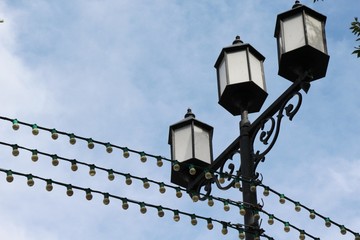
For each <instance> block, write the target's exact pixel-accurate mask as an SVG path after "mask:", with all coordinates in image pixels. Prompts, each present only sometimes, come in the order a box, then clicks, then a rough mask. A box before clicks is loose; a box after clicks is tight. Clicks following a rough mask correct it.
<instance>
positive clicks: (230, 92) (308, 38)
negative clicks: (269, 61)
mask: <svg viewBox="0 0 360 240" xmlns="http://www.w3.org/2000/svg"><path fill="white" fill-rule="evenodd" d="M325 21H326V17H325V16H324V15H322V14H320V13H318V12H316V11H314V10H312V9H310V8H308V7H306V6H304V5H302V4H300V2H299V1H296V2H295V5H294V6H293V8H292V9H291V10H290V11H287V12H284V13H281V14H279V15H278V17H277V21H276V28H275V37H276V38H277V43H278V44H277V47H278V54H279V75H280V76H282V77H284V78H286V79H288V80H290V81H291V82H292V84H291V85H290V87H289V88H288V89H287V90H285V91H284V92H283V93H282V94H281V96H279V97H278V98H277V99H276V100H275V101H274V102H273V103H272V104H271V105H270V106H269V107H268V108H267V109H266V110H264V111H263V113H262V114H260V116H259V117H258V118H257V119H256V120H255V121H254V122H253V123H250V121H249V120H248V113H253V112H258V111H259V110H260V108H261V106H262V105H263V103H264V101H265V99H266V97H267V93H266V86H265V81H264V74H263V73H264V71H263V61H264V59H265V58H264V57H263V56H262V55H261V54H260V53H259V52H258V51H257V50H256V49H255V48H253V47H252V46H251V45H249V44H244V43H243V42H242V41H241V40H240V38H239V37H236V39H235V41H234V42H233V45H231V46H229V47H225V48H223V49H222V51H221V53H220V55H219V57H218V59H217V61H216V63H215V68H216V71H217V82H218V93H219V104H220V105H221V106H222V107H224V108H225V109H226V110H228V111H229V112H230V113H231V114H233V115H241V121H240V136H239V137H237V138H236V139H235V140H234V141H233V142H232V143H231V144H230V145H229V146H228V147H227V148H226V149H225V150H224V151H223V152H222V153H221V154H220V155H219V156H218V157H217V158H216V159H215V160H214V161H212V152H211V149H212V145H211V138H212V127H210V126H208V125H207V124H204V123H202V122H199V121H198V120H196V119H195V115H193V114H192V113H191V112H188V113H187V115H185V119H184V120H183V121H181V122H180V123H178V124H174V125H172V126H171V127H170V133H169V144H170V145H171V156H172V160H173V161H174V163H175V165H176V164H177V163H179V162H181V163H182V166H181V167H180V168H175V170H177V171H176V173H174V168H173V170H172V182H173V183H175V184H179V185H181V186H183V187H185V188H186V189H187V191H188V193H189V194H190V195H192V194H194V193H195V194H196V195H197V196H200V192H201V191H202V190H205V193H204V194H203V195H202V196H204V197H201V199H206V198H207V197H208V196H209V195H210V193H211V189H212V185H214V183H215V184H216V186H217V187H218V188H219V189H222V190H227V189H229V188H231V187H233V186H236V183H238V182H239V180H240V181H242V187H241V188H240V190H241V191H242V195H243V205H244V206H245V207H246V208H247V210H248V211H246V213H245V214H244V225H243V226H244V229H242V230H244V231H245V233H246V240H254V239H257V238H258V236H260V235H261V234H262V233H263V230H262V229H260V226H259V222H258V220H259V219H258V217H257V216H255V214H254V212H258V211H259V210H261V207H262V206H261V205H260V204H258V201H257V195H256V188H254V186H256V185H257V184H259V183H260V182H261V179H259V173H257V172H256V168H257V166H258V164H259V163H260V162H262V161H264V160H265V156H266V154H267V153H268V152H269V151H270V150H271V149H272V147H273V146H274V144H275V142H276V140H277V138H278V135H279V132H280V125H281V122H282V119H283V118H284V117H287V118H288V119H289V120H292V119H293V117H294V116H295V115H296V113H297V112H298V110H299V108H300V106H301V103H302V94H301V90H303V91H304V92H305V93H307V92H308V90H309V88H310V85H311V82H312V81H313V80H316V79H320V78H322V77H324V76H325V74H326V69H327V65H328V61H329V56H328V54H327V47H326V38H325ZM195 125H196V126H199V127H200V128H202V132H203V134H204V135H202V137H201V141H200V140H199V141H196V140H194V139H196V136H195V135H194V127H193V126H195ZM182 131H184V132H182ZM185 131H186V133H185ZM205 136H206V137H205ZM177 139H178V140H177ZM255 140H258V141H259V142H260V143H262V144H263V148H264V149H261V150H260V149H257V148H256V147H255V145H254V143H255ZM198 144H199V145H198ZM200 148H203V149H202V150H200ZM205 151H209V152H208V153H205ZM197 152H201V154H198V155H197ZM236 153H240V166H239V168H238V170H236V169H235V164H236V162H235V161H234V155H235V154H236ZM228 161H229V162H230V161H232V162H230V163H229V162H228ZM177 166H179V165H177ZM192 167H193V168H195V169H196V174H194V175H192V174H191V173H190V174H189V172H188V171H187V169H189V168H190V169H191V168H192ZM179 169H185V170H186V171H185V170H184V171H183V172H181V171H179ZM209 173H211V175H210V174H209ZM219 176H221V177H220V178H219ZM224 176H225V177H224ZM220 179H221V180H220ZM224 179H226V180H227V181H226V182H224Z"/></svg>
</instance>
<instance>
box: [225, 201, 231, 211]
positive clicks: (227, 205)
mask: <svg viewBox="0 0 360 240" xmlns="http://www.w3.org/2000/svg"><path fill="white" fill-rule="evenodd" d="M229 210H230V206H229V203H228V201H225V202H224V211H225V212H227V211H229Z"/></svg>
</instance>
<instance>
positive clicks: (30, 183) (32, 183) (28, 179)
mask: <svg viewBox="0 0 360 240" xmlns="http://www.w3.org/2000/svg"><path fill="white" fill-rule="evenodd" d="M34 184H35V182H34V179H33V177H32V175H29V176H28V177H27V185H28V186H29V187H32V186H34Z"/></svg>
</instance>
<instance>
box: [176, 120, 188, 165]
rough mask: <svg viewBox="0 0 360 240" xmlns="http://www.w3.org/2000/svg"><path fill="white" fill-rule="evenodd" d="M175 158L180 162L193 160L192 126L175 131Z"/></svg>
mask: <svg viewBox="0 0 360 240" xmlns="http://www.w3.org/2000/svg"><path fill="white" fill-rule="evenodd" d="M174 135H175V137H174V143H173V145H174V146H173V148H174V157H175V160H178V161H179V162H183V161H186V160H188V159H190V158H192V148H191V146H192V144H191V143H192V138H191V125H188V126H185V127H182V128H178V129H176V130H175V131H174Z"/></svg>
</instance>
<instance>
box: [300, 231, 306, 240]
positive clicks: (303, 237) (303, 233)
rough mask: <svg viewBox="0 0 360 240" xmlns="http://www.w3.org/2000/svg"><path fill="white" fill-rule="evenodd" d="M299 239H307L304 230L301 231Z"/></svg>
mask: <svg viewBox="0 0 360 240" xmlns="http://www.w3.org/2000/svg"><path fill="white" fill-rule="evenodd" d="M299 239H300V240H304V239H305V232H304V231H303V230H301V231H300V235H299Z"/></svg>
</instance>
